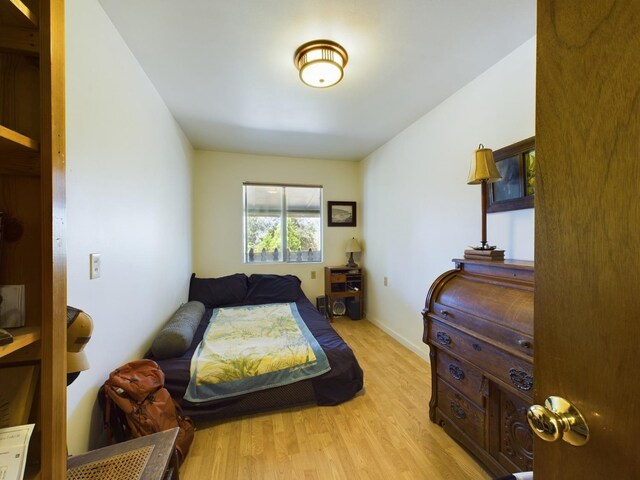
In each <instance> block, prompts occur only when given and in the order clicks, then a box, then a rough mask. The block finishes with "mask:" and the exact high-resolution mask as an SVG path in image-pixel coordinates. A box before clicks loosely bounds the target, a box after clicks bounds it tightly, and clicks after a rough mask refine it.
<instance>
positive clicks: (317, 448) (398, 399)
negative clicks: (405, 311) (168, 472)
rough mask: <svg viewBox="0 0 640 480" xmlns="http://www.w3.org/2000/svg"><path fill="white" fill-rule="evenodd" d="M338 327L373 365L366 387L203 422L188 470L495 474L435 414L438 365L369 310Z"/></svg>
mask: <svg viewBox="0 0 640 480" xmlns="http://www.w3.org/2000/svg"><path fill="white" fill-rule="evenodd" d="M333 324H334V327H335V329H336V330H337V331H338V333H339V334H340V335H341V336H342V338H344V339H345V341H346V342H347V343H348V344H349V345H350V346H351V348H352V349H353V351H354V352H355V354H356V357H357V358H358V361H359V363H360V365H361V366H362V368H363V370H364V382H365V389H364V391H363V392H362V393H360V394H359V395H358V396H356V397H355V398H353V399H352V400H350V401H348V402H345V403H343V404H341V405H337V406H335V407H318V406H315V405H310V406H304V407H296V408H291V409H287V410H281V411H277V412H272V413H266V414H258V415H250V416H245V417H240V418H236V419H227V420H222V421H217V422H210V423H207V424H204V425H198V428H197V430H196V437H195V441H194V443H193V446H192V450H191V452H190V453H189V456H188V457H187V459H186V461H185V463H184V465H183V466H182V468H181V470H180V478H182V479H183V480H207V479H211V480H213V479H215V480H227V479H229V480H236V479H239V480H300V479H304V480H343V479H349V480H352V479H355V480H358V479H362V480H378V479H379V480H395V479H403V480H404V479H406V480H417V479H428V480H488V479H490V478H491V477H490V476H489V475H488V474H487V473H486V472H485V471H484V470H483V469H482V467H480V466H479V465H478V463H476V461H475V460H474V459H473V458H472V457H470V456H469V454H468V453H466V452H465V450H464V449H463V448H462V447H460V446H459V445H458V444H457V443H455V441H453V440H452V439H451V438H450V437H449V436H447V435H446V434H445V433H444V431H443V430H442V428H440V427H439V426H437V425H435V424H433V423H431V421H430V420H429V414H428V410H429V407H428V405H429V398H430V396H431V386H430V385H431V379H430V370H429V365H428V364H427V363H426V362H425V361H424V360H422V359H421V358H420V357H418V356H417V355H415V354H414V353H412V352H411V351H409V350H408V349H406V348H405V347H404V346H402V345H401V344H400V343H398V342H396V341H395V340H394V339H393V338H391V337H390V336H389V335H387V334H386V333H384V332H383V331H381V330H380V329H378V328H377V327H376V326H374V325H373V324H371V323H370V322H368V321H366V320H360V321H352V320H350V319H348V318H337V319H335V321H334V323H333Z"/></svg>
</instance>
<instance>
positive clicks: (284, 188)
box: [242, 182, 324, 265]
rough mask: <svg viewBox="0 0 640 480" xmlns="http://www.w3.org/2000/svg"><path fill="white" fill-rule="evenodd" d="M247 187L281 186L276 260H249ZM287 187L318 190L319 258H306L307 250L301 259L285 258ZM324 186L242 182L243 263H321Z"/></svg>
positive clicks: (256, 254)
mask: <svg viewBox="0 0 640 480" xmlns="http://www.w3.org/2000/svg"><path fill="white" fill-rule="evenodd" d="M247 187H273V188H282V196H281V202H280V205H281V215H280V238H281V239H282V249H283V252H281V253H280V258H279V260H278V261H274V260H269V259H267V261H261V260H260V259H258V260H257V261H256V260H253V261H251V260H249V254H248V247H247V219H248V215H247V209H248V205H247ZM287 188H312V189H317V190H319V191H320V207H319V220H320V245H319V249H320V250H319V252H320V258H318V259H316V258H314V259H313V260H306V258H307V255H308V254H307V252H302V257H303V259H302V260H294V261H291V259H290V258H286V257H287V255H286V245H287V218H288V215H287ZM323 195H324V188H323V186H322V185H300V184H291V183H257V182H244V183H243V184H242V227H243V228H242V261H243V263H245V264H255V265H269V264H283V263H287V264H291V265H296V264H310V263H323V262H324V209H323V208H322V206H323V201H324V197H323ZM254 255H255V257H254V258H258V256H259V255H260V252H255V253H254Z"/></svg>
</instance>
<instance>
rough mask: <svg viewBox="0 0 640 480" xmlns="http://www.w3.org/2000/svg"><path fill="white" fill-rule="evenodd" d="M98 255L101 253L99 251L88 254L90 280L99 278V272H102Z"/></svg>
mask: <svg viewBox="0 0 640 480" xmlns="http://www.w3.org/2000/svg"><path fill="white" fill-rule="evenodd" d="M100 257H101V254H99V253H91V254H89V268H90V270H89V278H90V279H91V280H93V279H95V278H100V274H101V273H102V262H101V260H100Z"/></svg>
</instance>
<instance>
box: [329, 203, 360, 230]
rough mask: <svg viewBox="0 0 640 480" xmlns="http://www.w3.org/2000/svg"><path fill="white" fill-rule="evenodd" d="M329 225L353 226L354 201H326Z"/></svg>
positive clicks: (354, 222) (354, 223)
mask: <svg viewBox="0 0 640 480" xmlns="http://www.w3.org/2000/svg"><path fill="white" fill-rule="evenodd" d="M327 204H328V211H329V212H328V215H327V216H328V218H329V226H330V227H355V226H356V202H327Z"/></svg>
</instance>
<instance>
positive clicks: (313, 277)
mask: <svg viewBox="0 0 640 480" xmlns="http://www.w3.org/2000/svg"><path fill="white" fill-rule="evenodd" d="M315 279H316V271H315V270H311V280H315Z"/></svg>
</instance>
